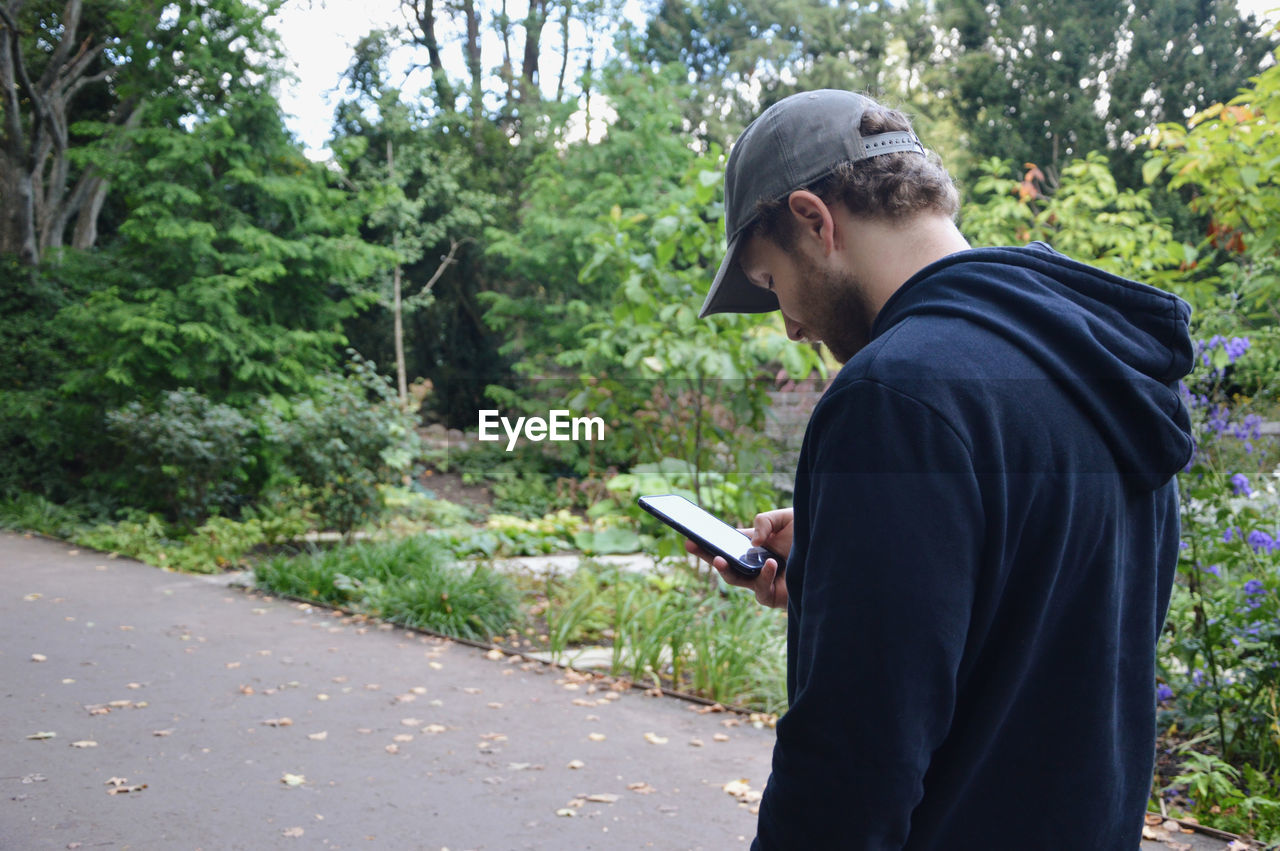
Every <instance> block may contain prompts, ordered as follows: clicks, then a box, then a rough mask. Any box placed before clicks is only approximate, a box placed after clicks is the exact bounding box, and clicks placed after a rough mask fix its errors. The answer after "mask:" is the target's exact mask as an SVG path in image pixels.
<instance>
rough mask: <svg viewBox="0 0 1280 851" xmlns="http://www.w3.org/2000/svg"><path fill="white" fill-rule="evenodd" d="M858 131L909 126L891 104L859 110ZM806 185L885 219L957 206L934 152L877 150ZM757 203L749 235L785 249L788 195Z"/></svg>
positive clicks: (790, 223) (791, 236) (792, 233)
mask: <svg viewBox="0 0 1280 851" xmlns="http://www.w3.org/2000/svg"><path fill="white" fill-rule="evenodd" d="M859 129H860V130H861V131H862V135H863V136H870V135H873V134H876V133H887V132H890V131H893V130H911V122H910V120H908V118H907V116H906V115H904V114H903V113H901V112H899V111H898V110H896V109H888V108H886V107H879V108H876V109H870V110H868V111H867V112H865V113H863V116H862V123H861V124H860V125H859ZM797 188H798V189H807V190H809V191H810V192H812V193H814V194H815V195H817V196H818V197H819V198H821V199H822V200H823V202H824V203H826V204H828V205H830V204H832V203H833V202H835V201H839V202H841V203H843V204H844V206H845V207H846V208H847V209H848V210H849V212H851V213H854V214H855V215H863V216H870V217H873V218H884V219H905V218H907V217H909V216H912V215H915V214H916V213H923V212H934V213H941V214H942V215H945V216H948V217H950V218H952V219H954V218H955V216H956V213H957V212H958V211H959V209H960V195H959V193H958V192H957V191H956V187H955V184H954V183H953V182H952V180H951V175H950V174H948V173H947V170H946V169H945V168H943V166H942V161H941V160H940V159H939V158H938V155H937V154H935V153H933V152H932V151H930V152H929V153H928V154H927V155H926V156H923V157H922V156H920V154H918V153H915V152H910V151H908V152H900V153H894V154H881V155H879V156H874V157H871V158H869V159H865V160H861V161H859V162H848V161H846V162H842V163H840V164H839V165H837V166H836V167H835V168H834V169H832V170H831V171H830V172H828V173H827V174H826V175H824V176H823V177H821V178H819V179H818V180H817V181H815V182H813V183H811V184H809V185H808V186H804V187H797ZM790 194H791V193H790V192H788V193H787V194H786V195H784V196H782V197H781V198H774V199H773V200H770V201H761V202H760V203H758V204H756V220H755V223H754V224H753V225H752V227H751V231H750V232H751V233H752V234H760V235H762V236H765V237H767V238H768V239H769V240H770V241H772V242H774V243H775V244H777V245H778V246H780V247H782V248H790V247H791V246H792V245H793V244H794V242H795V237H796V223H795V218H794V217H793V216H792V215H791V214H790V207H789V205H788V200H787V199H788V198H789V196H790Z"/></svg>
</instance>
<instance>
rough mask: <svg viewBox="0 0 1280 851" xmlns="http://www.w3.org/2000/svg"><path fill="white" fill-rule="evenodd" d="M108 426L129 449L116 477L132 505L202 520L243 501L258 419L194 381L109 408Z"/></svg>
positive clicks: (183, 519) (189, 520)
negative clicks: (150, 402) (151, 402)
mask: <svg viewBox="0 0 1280 851" xmlns="http://www.w3.org/2000/svg"><path fill="white" fill-rule="evenodd" d="M106 421H107V428H108V430H109V431H110V432H111V434H112V435H113V436H114V437H115V439H116V440H117V441H118V442H119V443H120V445H121V446H122V447H123V448H124V451H125V455H124V464H123V465H122V469H121V471H120V472H121V473H123V475H118V476H117V478H116V483H117V485H118V486H120V487H122V488H123V489H125V490H127V491H128V492H129V494H130V496H129V501H130V503H131V504H132V505H134V506H137V507H141V508H144V509H147V510H151V511H157V512H164V513H166V514H167V515H168V516H169V517H170V519H172V520H177V521H180V522H183V523H187V524H192V525H194V524H197V523H199V522H200V521H202V520H204V519H205V518H207V517H209V516H210V515H212V514H217V513H221V512H228V511H232V510H234V509H236V508H238V507H239V506H240V505H241V504H243V503H244V501H245V500H246V499H247V498H248V497H249V496H251V494H249V493H248V492H247V490H248V488H247V485H248V482H249V477H250V465H251V463H252V454H251V444H252V442H253V441H254V440H255V439H256V434H255V429H254V425H253V423H252V422H251V421H250V420H249V418H248V417H246V416H245V415H244V414H242V413H240V412H239V411H237V410H236V409H235V408H232V407H231V406H229V405H223V404H218V403H215V402H212V401H210V400H209V399H207V398H206V397H204V396H201V395H200V394H199V393H196V392H195V391H194V390H191V389H190V388H186V389H182V390H174V391H170V392H168V393H165V394H163V395H162V396H161V397H160V398H159V400H157V402H156V405H155V406H154V407H153V408H151V409H148V408H146V407H144V406H143V404H142V403H141V402H132V403H130V404H128V405H126V406H125V407H124V408H121V409H118V410H115V411H111V412H109V413H108V414H107V417H106Z"/></svg>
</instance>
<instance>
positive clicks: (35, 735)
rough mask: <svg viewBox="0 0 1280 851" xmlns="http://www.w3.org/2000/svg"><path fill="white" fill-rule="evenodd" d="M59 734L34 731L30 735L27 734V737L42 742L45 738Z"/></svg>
mask: <svg viewBox="0 0 1280 851" xmlns="http://www.w3.org/2000/svg"><path fill="white" fill-rule="evenodd" d="M57 735H58V734H57V733H32V734H31V735H30V736H27V738H28V739H31V740H32V741H36V742H42V741H44V740H45V739H52V738H54V737H56V736H57Z"/></svg>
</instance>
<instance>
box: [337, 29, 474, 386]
mask: <svg viewBox="0 0 1280 851" xmlns="http://www.w3.org/2000/svg"><path fill="white" fill-rule="evenodd" d="M390 47H391V45H390V43H389V41H388V37H387V34H385V33H381V32H374V33H370V34H369V35H368V36H366V37H365V38H364V39H362V40H361V42H360V43H359V44H358V45H357V47H356V54H355V58H354V60H353V62H352V65H351V67H350V68H349V69H348V71H347V75H346V76H347V80H348V82H349V83H350V85H351V87H352V88H353V89H354V91H355V92H356V96H355V97H354V98H352V99H351V100H348V101H345V102H343V103H342V104H341V105H340V106H339V107H338V115H337V125H336V130H337V135H336V137H335V139H334V141H333V148H334V150H335V153H336V158H337V162H338V164H339V165H340V166H341V167H342V168H343V170H344V172H345V174H346V176H347V180H348V184H349V186H350V187H351V188H352V189H354V190H355V198H354V200H355V202H356V204H357V206H358V207H359V208H360V209H361V210H362V215H363V216H364V222H363V227H362V232H363V233H364V236H365V238H366V239H367V240H369V241H370V242H373V243H376V244H379V245H382V246H384V247H386V248H389V249H390V250H391V251H392V254H393V257H394V263H393V265H392V267H391V268H390V269H380V270H379V272H378V274H377V276H376V277H375V279H374V280H373V281H372V284H373V286H374V288H375V292H376V293H377V296H378V302H377V304H376V305H374V306H371V307H370V309H369V310H368V311H366V312H365V316H364V317H363V318H362V320H361V324H362V327H363V328H365V329H368V331H369V332H372V331H374V329H376V328H377V327H378V326H380V325H383V324H385V320H387V319H389V320H390V322H391V325H392V329H391V332H390V335H389V336H390V338H391V340H392V343H393V349H394V358H395V364H396V372H397V384H398V389H399V395H400V399H401V402H402V403H405V402H406V401H407V380H408V366H407V361H408V358H407V357H406V343H405V334H404V330H403V325H404V318H405V316H406V315H410V316H411V315H412V314H414V313H415V312H417V311H419V310H423V309H430V308H431V307H432V306H433V303H434V300H435V298H434V292H433V288H434V287H435V285H436V283H437V282H439V281H440V280H441V279H442V277H443V276H444V275H446V274H449V273H450V272H451V267H454V266H455V265H456V264H457V263H458V262H459V261H460V260H461V259H462V257H463V256H465V254H466V252H468V251H469V250H472V247H473V246H474V244H475V243H477V242H478V240H479V238H480V236H481V231H482V228H483V226H484V225H485V223H486V222H487V221H488V220H489V219H490V218H491V217H492V215H493V211H494V209H495V208H496V207H497V204H498V202H497V199H496V198H494V197H493V196H492V195H491V194H489V193H487V192H485V191H483V190H482V189H478V188H475V187H474V186H473V184H472V181H471V179H470V170H471V158H470V157H469V156H467V154H466V153H465V152H462V151H458V150H456V149H450V148H449V147H443V146H441V145H440V144H439V140H438V139H437V138H436V136H437V133H436V130H435V129H434V128H433V126H432V121H431V118H430V116H429V114H427V112H426V111H425V110H424V109H422V108H421V107H420V106H415V105H412V104H409V103H406V102H405V101H404V99H403V97H402V95H401V92H400V89H399V87H397V86H395V85H392V84H390V83H389V82H388V70H387V58H388V55H389V52H390ZM368 342H371V343H372V342H374V341H372V340H368ZM409 348H410V349H413V348H416V346H414V344H413V341H410V344H409ZM384 350H385V345H383V344H381V343H379V344H378V345H376V346H375V348H374V351H371V352H370V354H374V355H380V354H381V352H382V351H384ZM415 362H416V363H415V365H416V367H417V368H418V369H419V370H420V369H421V368H422V367H423V366H424V364H423V363H422V362H421V358H415Z"/></svg>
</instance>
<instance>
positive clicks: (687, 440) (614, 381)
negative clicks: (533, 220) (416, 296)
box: [557, 164, 823, 514]
mask: <svg viewBox="0 0 1280 851" xmlns="http://www.w3.org/2000/svg"><path fill="white" fill-rule="evenodd" d="M720 183H721V177H720V174H719V173H718V171H708V170H706V169H705V167H704V166H703V165H702V164H696V165H695V166H693V167H692V168H691V169H690V171H689V172H688V173H687V174H686V175H685V178H684V182H683V184H682V185H681V187H680V189H679V190H678V191H675V192H672V193H671V194H670V195H669V196H668V197H669V201H668V204H667V206H666V207H665V208H664V209H662V210H661V211H660V212H659V214H658V215H657V216H654V217H652V218H651V217H649V216H646V215H643V214H635V215H630V216H627V215H624V214H623V212H622V211H621V210H620V209H619V208H616V207H615V208H614V209H613V211H612V212H611V214H610V215H609V216H608V217H607V218H606V219H605V220H604V221H603V222H601V224H600V226H599V228H598V230H597V231H596V233H595V234H594V236H593V240H592V241H593V244H594V245H595V254H594V256H593V257H592V258H591V260H590V262H589V263H588V264H587V265H586V266H585V267H584V269H583V270H582V273H581V276H582V278H583V279H584V280H586V281H589V282H590V281H596V280H600V281H609V282H611V283H612V286H613V293H612V295H611V297H610V299H609V300H608V301H607V302H605V305H606V307H607V309H606V310H600V309H597V310H595V311H593V312H592V321H591V322H590V323H589V324H588V325H586V326H585V327H584V328H583V329H582V336H581V339H580V340H579V341H578V343H577V345H576V346H574V347H572V348H567V349H565V350H564V351H563V352H561V353H560V354H559V356H558V357H557V362H558V363H559V364H560V365H561V366H562V367H567V368H570V369H572V370H573V371H574V372H575V373H577V374H578V375H579V376H580V384H579V389H578V391H577V392H576V393H575V394H574V395H573V396H572V397H571V398H570V403H569V406H570V408H571V409H573V410H578V411H589V412H591V414H592V415H593V416H599V417H601V418H603V419H604V421H605V423H606V437H607V440H606V443H605V445H604V448H603V450H601V451H602V453H603V455H604V457H605V458H607V459H609V460H610V461H611V462H613V463H617V464H618V465H619V466H623V467H630V466H633V465H635V464H638V463H645V462H655V461H658V460H660V459H664V458H678V459H681V460H682V461H684V462H686V463H687V464H688V465H689V472H690V476H689V478H688V479H687V480H685V481H682V482H680V483H679V485H680V487H682V488H684V489H687V490H690V491H692V492H693V494H694V495H695V497H696V501H697V502H699V503H703V504H706V503H708V502H709V501H714V500H715V499H716V497H715V496H713V495H712V493H711V489H710V488H708V487H707V485H708V484H709V476H708V473H710V472H711V471H715V473H716V474H717V475H718V474H720V473H724V474H725V476H726V481H732V482H734V483H735V484H736V486H737V487H739V488H741V489H742V490H744V491H746V492H749V493H750V494H751V496H750V497H748V498H744V499H743V500H742V501H741V502H740V503H739V504H738V505H737V506H736V507H737V508H739V510H741V509H743V508H746V507H747V506H748V505H751V506H755V508H756V509H757V510H758V509H759V508H760V507H763V506H764V505H765V504H766V503H768V502H771V501H772V500H773V499H774V498H775V496H776V495H775V494H773V492H772V485H771V482H770V474H771V473H772V458H773V452H772V447H771V446H769V444H768V442H767V441H766V439H765V438H764V435H763V425H764V412H765V409H766V407H767V405H768V396H767V392H768V387H769V384H768V381H767V379H766V378H765V377H766V376H772V375H773V374H774V373H775V372H776V371H777V368H778V365H779V364H780V365H781V366H782V368H783V369H784V370H785V371H786V373H787V374H788V375H790V376H792V377H795V378H804V377H807V376H808V375H809V374H810V373H811V372H813V371H815V370H817V371H821V370H822V369H823V365H822V363H821V361H820V360H819V358H818V356H817V353H816V352H815V351H814V350H813V349H811V348H808V347H802V346H796V345H794V344H792V343H791V342H790V341H789V340H788V339H787V338H786V335H785V333H784V332H783V331H782V329H781V328H780V327H779V323H778V322H777V317H776V316H773V317H764V318H762V317H758V316H742V315H726V316H716V317H714V318H713V319H712V320H711V321H710V322H703V321H701V320H699V319H698V318H697V312H698V306H699V305H700V303H701V299H702V297H703V295H704V293H705V290H706V287H707V282H708V281H709V280H711V278H712V277H713V276H714V270H715V269H716V267H717V266H718V265H719V259H720V256H721V254H722V252H723V237H722V234H723V218H722V217H723V210H722V206H721V202H720V194H719V193H720ZM742 513H744V514H746V513H747V512H746V511H743V512H742ZM750 513H754V511H751V512H750Z"/></svg>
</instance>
